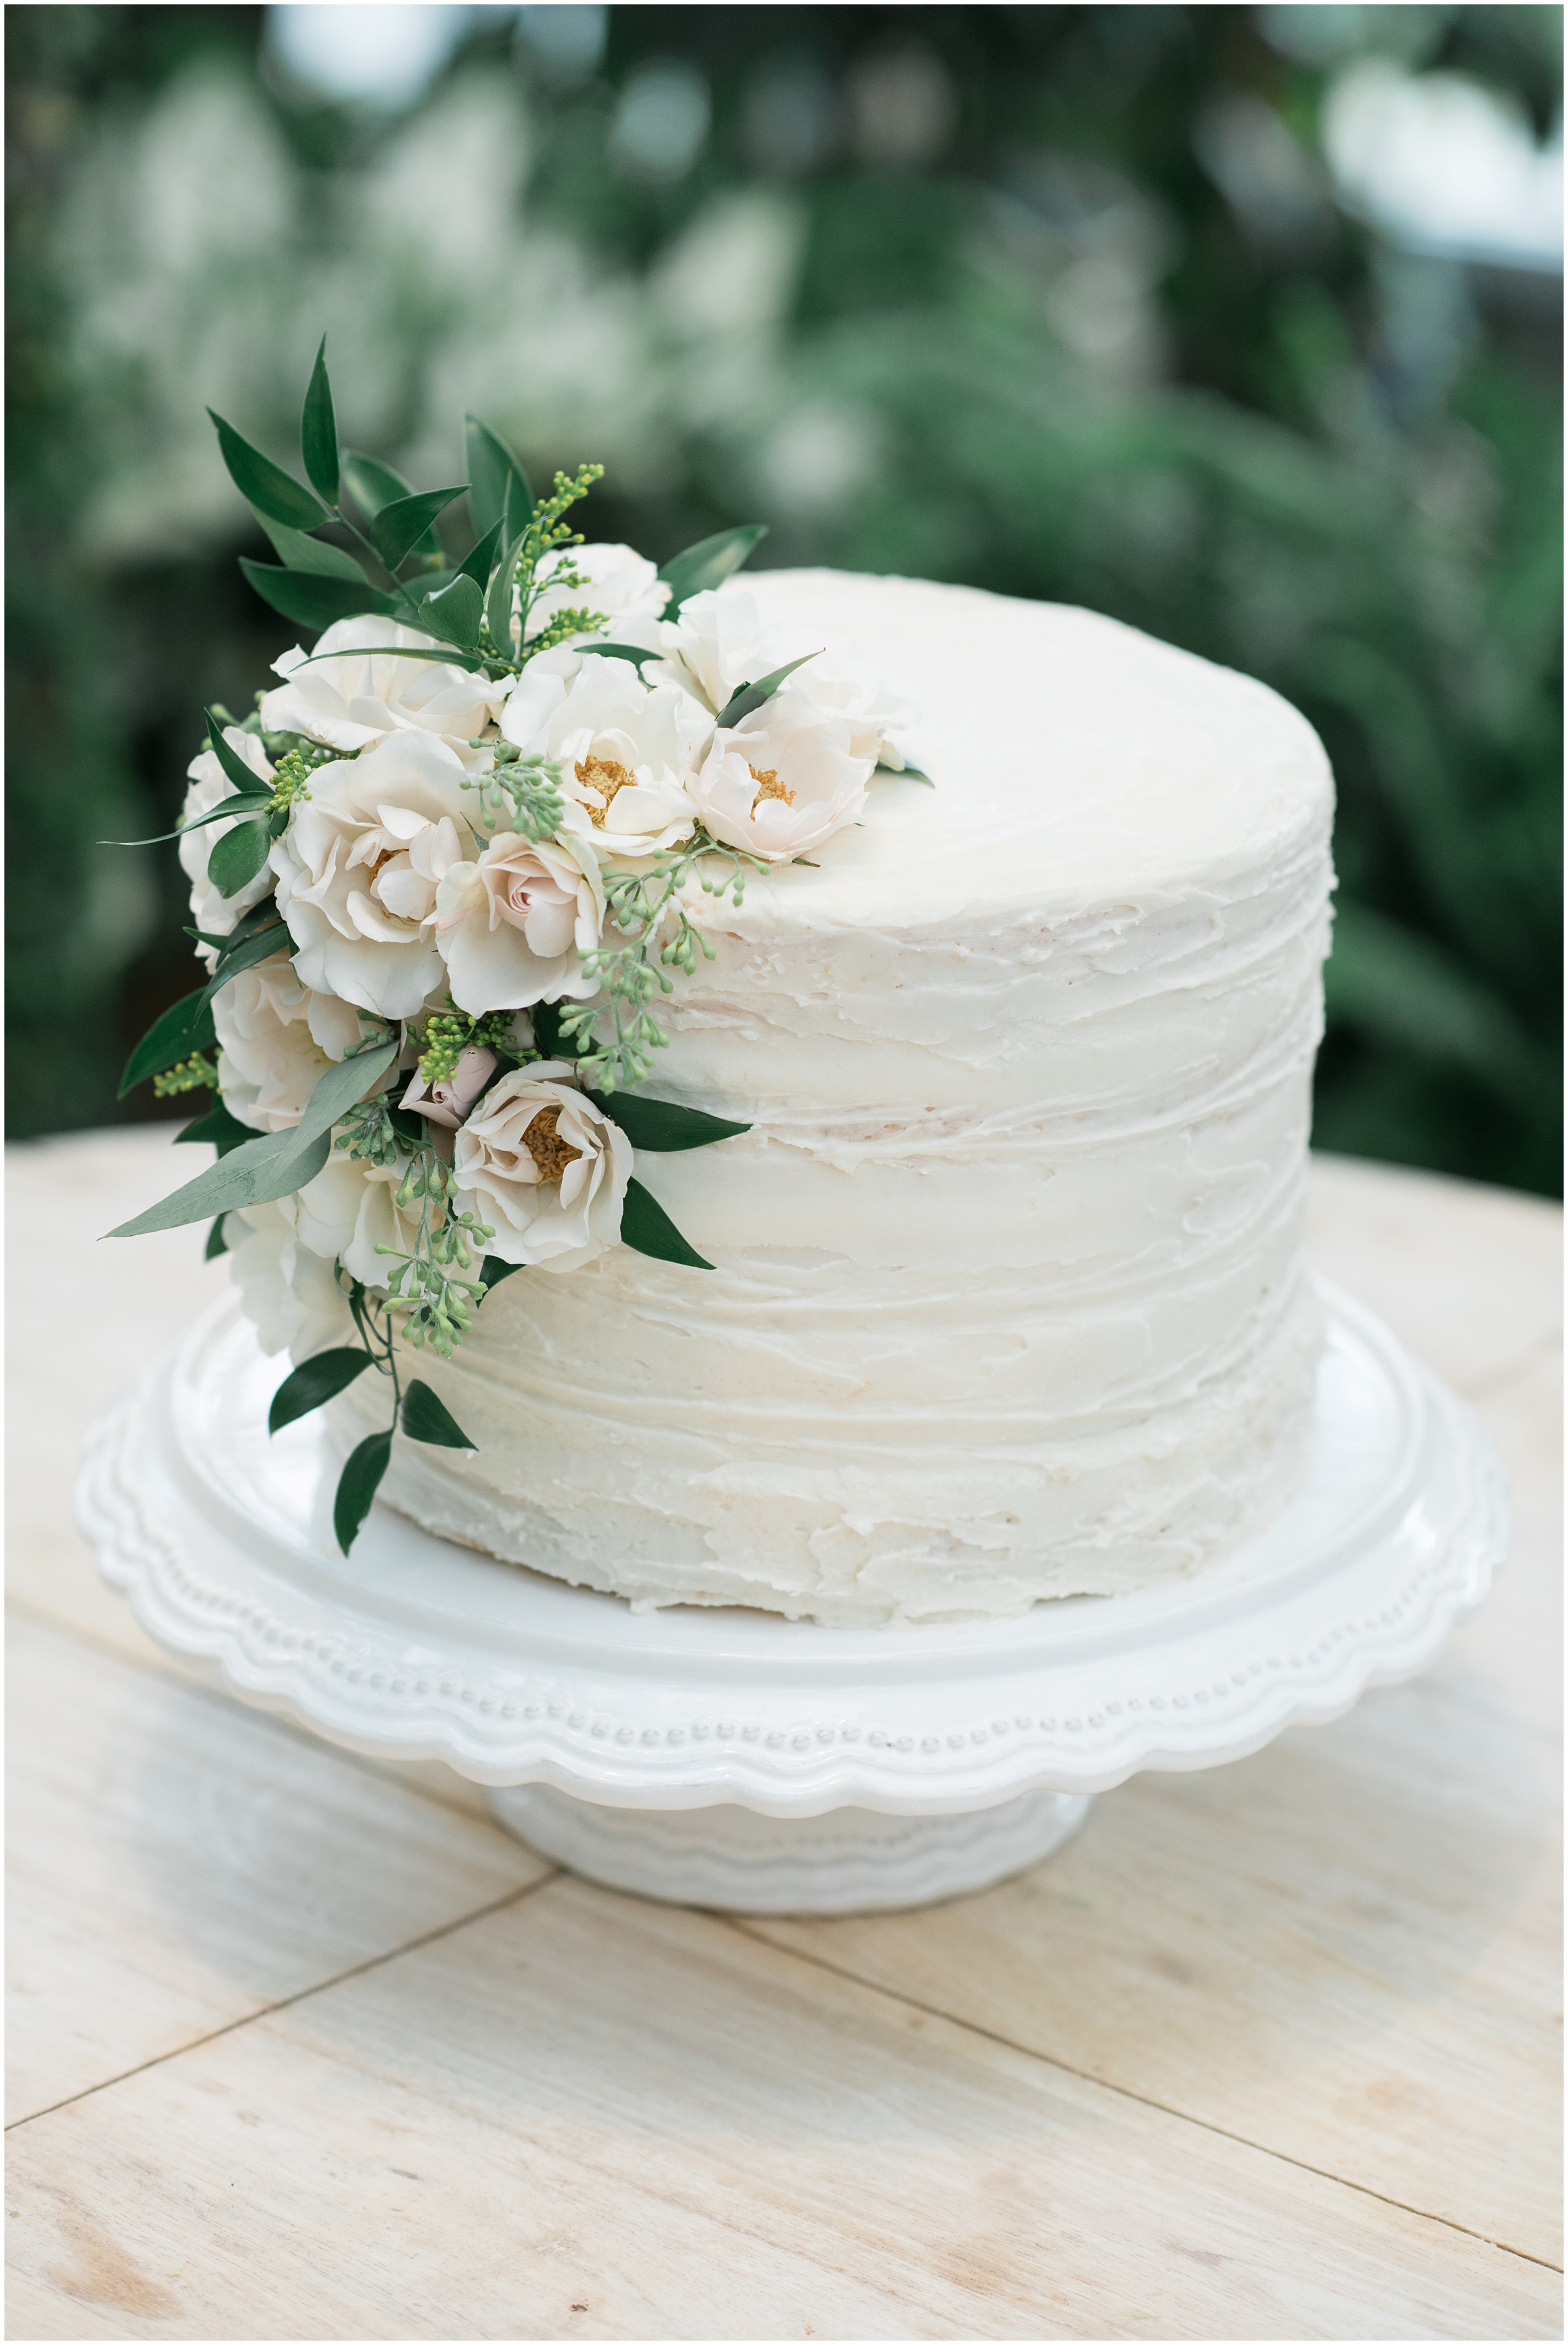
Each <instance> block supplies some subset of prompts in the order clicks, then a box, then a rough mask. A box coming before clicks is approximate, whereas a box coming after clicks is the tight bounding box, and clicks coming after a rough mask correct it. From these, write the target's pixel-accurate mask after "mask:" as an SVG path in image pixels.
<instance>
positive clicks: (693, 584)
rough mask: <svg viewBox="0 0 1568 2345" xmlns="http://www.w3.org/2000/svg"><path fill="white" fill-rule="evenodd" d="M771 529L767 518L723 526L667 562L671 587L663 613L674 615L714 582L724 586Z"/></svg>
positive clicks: (665, 573) (666, 577)
mask: <svg viewBox="0 0 1568 2345" xmlns="http://www.w3.org/2000/svg"><path fill="white" fill-rule="evenodd" d="M766 535H767V524H766V523H765V522H748V523H745V524H744V526H743V527H742V528H740V529H721V530H719V531H718V532H716V533H715V534H714V535H713V537H703V538H699V540H698V541H697V543H696V544H695V545H689V546H688V547H687V548H686V551H685V552H684V553H677V554H676V556H675V558H674V560H673V562H666V563H665V564H664V567H663V570H661V571H660V573H659V575H660V577H661V578H662V579H663V581H664V584H666V585H667V586H668V587H669V589H670V599H669V601H668V602H667V603H666V604H665V605H664V610H663V616H664V617H665V618H666V619H673V618H674V617H675V616H676V615H677V614H678V613H679V611H680V608H681V605H682V604H683V603H685V602H689V601H690V599H691V597H692V596H693V594H705V593H706V591H707V590H708V588H709V587H711V586H722V585H723V583H724V581H725V579H726V578H728V577H729V576H730V575H731V574H732V573H733V572H734V571H736V570H738V569H739V568H740V566H741V564H742V563H743V562H744V561H746V560H747V559H748V558H749V556H750V555H751V554H752V553H753V552H754V550H755V548H756V547H757V546H758V545H760V544H761V543H762V541H763V539H764V537H765V536H766Z"/></svg>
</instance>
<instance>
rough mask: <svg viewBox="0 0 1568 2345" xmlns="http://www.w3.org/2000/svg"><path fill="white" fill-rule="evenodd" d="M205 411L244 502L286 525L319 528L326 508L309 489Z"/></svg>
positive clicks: (230, 474) (212, 413)
mask: <svg viewBox="0 0 1568 2345" xmlns="http://www.w3.org/2000/svg"><path fill="white" fill-rule="evenodd" d="M207 413H208V414H209V415H210V416H212V420H213V422H214V423H215V424H216V425H217V444H218V446H219V448H220V449H221V450H222V451H223V461H224V462H225V463H226V464H227V465H228V471H229V477H230V479H231V480H232V481H233V482H234V485H235V487H236V488H237V489H238V491H239V493H240V495H241V496H242V497H243V498H244V499H245V500H246V503H248V504H253V505H254V506H255V507H256V510H257V512H258V513H266V514H268V517H269V518H270V519H271V520H273V521H280V522H282V523H285V524H286V525H287V527H288V528H289V529H319V527H320V526H321V523H323V522H324V521H325V520H326V519H327V518H328V515H327V512H326V509H325V507H324V506H321V505H319V504H318V503H317V502H316V500H315V498H314V497H313V496H312V495H311V493H310V492H309V489H302V488H301V487H300V485H299V483H298V481H297V480H295V479H294V478H293V476H292V475H291V474H290V473H288V472H284V470H283V468H282V466H281V465H279V464H275V463H274V462H272V459H271V457H270V456H264V455H263V454H262V452H261V451H260V449H259V448H253V447H252V446H251V444H250V442H249V441H248V440H246V439H244V438H242V437H241V435H240V434H239V433H238V431H236V430H235V428H234V426H233V424H232V423H226V422H225V421H224V420H223V418H222V416H221V415H217V414H215V413H214V412H213V410H212V409H211V408H210V407H209V408H208V409H207Z"/></svg>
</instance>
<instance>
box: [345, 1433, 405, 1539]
mask: <svg viewBox="0 0 1568 2345" xmlns="http://www.w3.org/2000/svg"><path fill="white" fill-rule="evenodd" d="M391 1462H392V1436H391V1431H390V1429H389V1430H388V1431H387V1432H385V1433H368V1434H367V1435H366V1436H365V1438H364V1440H363V1441H361V1442H360V1444H359V1447H358V1448H357V1449H355V1450H354V1451H352V1453H351V1454H350V1456H349V1462H348V1464H347V1465H346V1466H345V1467H344V1468H343V1471H342V1473H341V1474H340V1475H339V1477H338V1494H337V1497H335V1499H334V1500H333V1503H332V1530H333V1534H334V1536H335V1537H336V1538H337V1541H338V1545H339V1547H340V1548H342V1550H343V1553H344V1554H345V1555H347V1554H348V1552H349V1548H351V1547H352V1546H353V1544H354V1541H355V1540H356V1539H357V1538H359V1530H360V1527H361V1526H362V1524H363V1522H364V1520H365V1518H366V1516H367V1515H368V1514H369V1511H370V1505H371V1501H372V1500H373V1498H374V1497H375V1495H376V1493H377V1491H378V1490H379V1488H380V1487H381V1477H383V1475H384V1474H385V1473H386V1470H387V1468H388V1467H389V1465H390V1464H391Z"/></svg>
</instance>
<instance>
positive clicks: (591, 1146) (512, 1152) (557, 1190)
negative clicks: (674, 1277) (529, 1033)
mask: <svg viewBox="0 0 1568 2345" xmlns="http://www.w3.org/2000/svg"><path fill="white" fill-rule="evenodd" d="M571 1072H572V1069H571V1068H570V1067H569V1066H568V1065H567V1064H566V1062H565V1061H562V1060H546V1061H544V1063H543V1065H541V1066H538V1067H520V1068H519V1069H518V1070H517V1071H516V1072H515V1073H513V1074H510V1075H503V1076H502V1077H501V1081H500V1082H499V1083H497V1084H496V1086H495V1089H494V1090H493V1091H487V1092H486V1093H485V1096H484V1098H483V1099H482V1100H481V1101H480V1103H479V1106H478V1107H477V1108H476V1109H475V1110H474V1112H473V1113H472V1114H471V1115H470V1117H469V1120H468V1122H466V1123H465V1124H464V1125H463V1126H462V1127H461V1129H460V1132H459V1133H458V1136H457V1142H456V1145H455V1148H454V1151H453V1155H452V1170H453V1172H454V1173H455V1175H456V1178H457V1184H458V1189H459V1192H460V1195H459V1203H460V1206H461V1207H462V1209H463V1210H464V1211H465V1212H468V1213H477V1214H478V1216H479V1218H480V1220H481V1222H485V1223H489V1224H490V1225H491V1227H492V1228H493V1229H494V1231H495V1236H494V1237H493V1238H492V1239H491V1242H490V1244H489V1245H488V1246H487V1247H486V1249H485V1251H486V1252H487V1254H497V1255H499V1256H500V1258H501V1261H502V1262H519V1263H530V1264H533V1265H535V1266H536V1267H537V1268H539V1269H541V1270H576V1269H577V1268H578V1267H579V1266H580V1265H581V1264H582V1263H585V1262H592V1260H593V1258H594V1256H595V1254H602V1253H603V1251H604V1249H605V1247H606V1246H610V1245H613V1244H615V1243H616V1241H617V1240H618V1239H619V1237H620V1235H621V1211H622V1205H623V1204H624V1203H625V1199H626V1183H628V1181H630V1179H631V1178H632V1143H631V1142H630V1141H629V1140H628V1139H627V1137H626V1134H625V1133H624V1132H622V1129H621V1127H620V1125H619V1124H618V1123H614V1122H612V1121H611V1119H610V1117H609V1116H607V1115H606V1114H604V1113H603V1112H602V1109H599V1108H596V1107H595V1106H594V1105H593V1102H592V1100H588V1099H585V1098H584V1097H583V1095H582V1092H581V1091H576V1090H574V1089H573V1088H572V1086H571V1085H570V1084H569V1083H561V1082H558V1081H553V1080H551V1079H552V1078H553V1077H556V1076H560V1075H570V1074H571Z"/></svg>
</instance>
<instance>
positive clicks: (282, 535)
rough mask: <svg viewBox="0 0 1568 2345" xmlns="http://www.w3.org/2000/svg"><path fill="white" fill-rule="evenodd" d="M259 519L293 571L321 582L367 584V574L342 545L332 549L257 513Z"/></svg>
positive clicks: (324, 543) (326, 544) (314, 538)
mask: <svg viewBox="0 0 1568 2345" xmlns="http://www.w3.org/2000/svg"><path fill="white" fill-rule="evenodd" d="M256 518H257V520H258V522H259V523H261V526H262V528H263V529H264V530H265V531H266V532H267V534H268V537H269V538H270V539H271V540H272V543H273V544H274V545H275V546H276V547H277V549H278V555H279V557H280V559H281V560H282V561H283V562H285V563H287V564H288V568H289V569H290V570H304V571H309V572H313V573H314V574H315V575H316V576H317V577H318V578H352V579H354V580H356V581H357V582H358V583H359V584H360V585H363V584H364V583H365V574H364V572H363V571H362V570H361V569H360V567H359V563H357V562H356V561H355V559H354V557H353V555H352V554H351V553H345V552H344V550H343V548H342V547H341V546H340V545H329V544H328V543H326V541H325V540H324V539H322V538H319V537H307V536H306V535H305V534H304V533H303V531H301V530H298V529H285V527H284V526H283V523H281V522H280V521H268V518H267V515H266V514H265V513H258V514H257V516H256Z"/></svg>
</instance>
